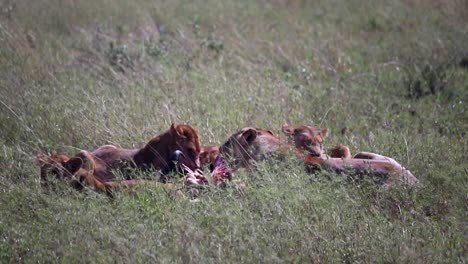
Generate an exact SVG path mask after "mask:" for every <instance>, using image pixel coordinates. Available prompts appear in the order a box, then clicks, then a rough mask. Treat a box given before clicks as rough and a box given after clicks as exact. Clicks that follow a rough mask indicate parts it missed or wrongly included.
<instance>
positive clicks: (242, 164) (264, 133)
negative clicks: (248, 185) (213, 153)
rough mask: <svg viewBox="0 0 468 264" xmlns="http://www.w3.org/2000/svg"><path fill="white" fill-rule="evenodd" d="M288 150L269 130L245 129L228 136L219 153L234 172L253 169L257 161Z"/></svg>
mask: <svg viewBox="0 0 468 264" xmlns="http://www.w3.org/2000/svg"><path fill="white" fill-rule="evenodd" d="M288 148H289V147H288V146H287V144H284V143H282V142H281V140H280V138H278V137H277V136H275V135H274V134H273V132H271V131H269V130H264V129H261V128H253V127H245V128H243V129H241V130H239V131H237V132H236V133H234V134H233V135H232V136H230V137H229V138H228V140H227V141H226V142H225V143H224V144H223V145H222V146H221V147H220V148H219V152H220V153H221V154H222V155H223V156H224V157H226V158H227V160H228V162H229V163H230V164H229V165H230V167H231V168H232V171H233V172H234V171H236V170H238V169H240V168H253V166H255V163H256V162H257V161H260V160H263V159H265V158H268V157H270V156H271V155H273V154H274V153H278V152H281V151H284V150H285V149H288Z"/></svg>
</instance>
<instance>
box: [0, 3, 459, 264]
mask: <svg viewBox="0 0 468 264" xmlns="http://www.w3.org/2000/svg"><path fill="white" fill-rule="evenodd" d="M0 5H1V13H0V109H1V111H0V142H1V143H2V148H1V149H0V259H1V262H33V261H38V262H50V261H57V262H88V261H90V262H133V261H136V262H148V261H154V262H306V261H311V262H355V261H362V262H364V261H365V262H466V258H467V244H466V236H467V232H468V230H467V227H466V226H467V225H466V219H467V218H468V215H467V203H468V197H467V195H466V193H467V179H468V177H467V174H468V168H467V165H466V158H465V156H466V153H468V144H467V141H466V139H465V137H466V131H467V129H468V114H467V107H466V102H467V100H468V86H467V84H468V73H467V71H466V70H465V69H462V68H459V67H458V66H457V65H458V62H459V61H460V60H461V59H462V57H463V56H464V55H465V54H466V52H467V48H466V43H467V42H468V20H467V18H468V11H467V10H468V6H467V4H466V1H461V0H460V1H458V0H451V1H444V2H440V1H410V2H408V1H400V0H398V1H392V2H388V1H380V0H378V1H363V0H352V1H295V2H294V1H293V2H289V1H233V2H221V1H189V2H187V1H146V0H138V1H123V0H117V1H105V0H97V1H71V0H61V1H52V0H40V1H25V0H18V1H2V2H0ZM171 122H184V123H188V124H191V125H192V126H194V127H195V128H196V129H197V131H198V133H199V135H200V138H201V141H202V144H203V145H211V144H215V145H219V144H221V143H222V142H223V141H224V140H225V139H226V138H227V137H228V136H229V135H230V134H231V133H233V132H234V131H236V130H237V129H239V128H241V127H244V126H256V127H262V128H267V129H271V130H273V131H274V132H276V133H280V132H279V128H280V126H281V125H282V124H284V123H285V122H288V123H291V124H312V125H317V126H318V125H320V126H324V127H328V128H330V129H331V131H332V133H331V136H330V137H329V138H328V139H327V141H326V142H325V144H326V147H330V146H332V145H334V144H337V143H342V144H347V145H349V146H350V148H351V150H352V151H353V152H358V151H372V152H376V153H381V154H384V155H387V156H391V157H394V158H395V159H396V160H398V161H400V162H401V163H402V164H403V165H404V166H405V167H407V168H409V169H410V170H411V171H412V172H413V173H414V174H415V175H416V176H417V177H418V178H419V179H420V181H421V183H422V187H421V188H419V189H413V188H407V187H404V186H402V187H401V188H396V189H392V190H382V189H380V188H378V187H377V186H374V185H372V184H370V183H361V184H357V183H350V182H348V181H346V180H343V179H341V178H340V177H339V176H337V175H333V174H329V173H321V174H318V175H308V174H306V173H305V170H304V168H303V166H302V165H301V164H300V162H299V161H297V160H295V159H293V158H291V159H290V160H289V159H288V160H282V161H272V162H266V163H262V164H260V168H259V170H258V171H257V172H254V173H248V172H240V173H239V174H236V175H235V177H236V178H239V179H242V180H243V181H245V182H246V184H247V187H246V189H244V190H239V189H237V188H236V187H235V186H231V187H228V188H226V189H217V188H208V189H207V190H205V191H203V192H202V193H201V194H200V195H199V197H198V199H197V200H191V199H178V198H174V197H173V196H171V195H170V194H168V193H167V192H166V191H165V190H164V189H162V188H161V189H160V188H149V187H142V188H139V189H138V190H136V191H135V192H132V193H130V194H127V193H122V194H118V195H117V196H116V197H115V199H114V200H112V201H109V199H107V198H106V197H104V196H102V195H98V194H94V193H90V192H85V193H76V192H74V191H73V190H70V189H69V188H67V187H66V186H63V191H60V192H57V193H44V192H43V190H41V188H40V185H39V182H38V173H39V172H38V170H37V168H35V167H34V165H33V164H32V161H31V157H32V156H33V155H34V154H36V153H39V152H45V153H68V154H75V153H76V152H77V151H78V149H94V148H96V147H98V146H100V145H103V144H108V143H111V144H115V145H118V146H122V147H137V146H141V145H142V144H144V143H145V141H147V140H148V139H150V138H151V137H152V136H154V135H156V134H158V133H159V132H160V131H162V130H164V129H166V128H167V127H168V126H169V125H170V123H171Z"/></svg>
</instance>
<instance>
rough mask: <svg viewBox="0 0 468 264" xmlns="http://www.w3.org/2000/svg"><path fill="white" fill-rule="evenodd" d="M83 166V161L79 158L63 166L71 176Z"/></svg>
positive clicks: (72, 159) (74, 158) (70, 160)
mask: <svg viewBox="0 0 468 264" xmlns="http://www.w3.org/2000/svg"><path fill="white" fill-rule="evenodd" d="M82 165H83V160H82V159H81V158H78V157H73V158H71V159H69V160H68V161H67V162H65V163H64V164H63V167H64V168H65V169H66V170H67V171H69V172H70V173H71V174H75V173H76V172H77V171H78V170H79V169H80V168H81V166H82Z"/></svg>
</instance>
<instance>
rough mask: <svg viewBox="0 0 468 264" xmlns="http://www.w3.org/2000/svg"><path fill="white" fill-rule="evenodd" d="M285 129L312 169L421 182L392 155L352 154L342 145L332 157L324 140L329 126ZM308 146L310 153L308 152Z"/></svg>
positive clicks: (391, 181) (392, 181)
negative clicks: (352, 155) (327, 151)
mask: <svg viewBox="0 0 468 264" xmlns="http://www.w3.org/2000/svg"><path fill="white" fill-rule="evenodd" d="M283 133H284V134H286V135H287V136H289V137H290V138H292V140H293V142H294V144H295V146H296V148H297V152H298V154H299V156H300V157H301V158H302V159H303V160H304V162H305V163H306V165H308V168H309V170H310V171H317V170H320V169H322V168H324V169H329V170H332V171H335V172H336V173H339V174H347V173H348V172H349V171H352V172H353V173H355V174H357V175H368V176H371V177H373V178H374V179H378V180H379V181H380V182H382V184H383V185H384V186H391V185H394V184H395V183H397V182H405V183H407V184H410V185H415V184H417V183H418V179H417V178H416V177H415V176H414V175H413V174H412V173H411V172H410V171H409V170H407V169H406V168H404V167H403V166H402V165H400V164H399V163H398V162H397V161H395V160H394V159H392V158H389V157H385V156H382V155H379V154H375V153H370V152H361V153H358V154H356V155H355V156H354V157H352V158H351V152H350V151H349V148H348V147H347V146H343V145H338V146H336V147H335V148H334V150H332V155H333V156H334V157H330V156H327V155H325V154H324V152H323V148H322V141H323V139H324V138H325V137H326V136H327V135H328V129H324V128H315V127H310V126H299V127H297V128H293V127H291V126H289V125H284V126H283ZM304 150H307V151H308V153H306V154H305V155H304V154H303V153H304Z"/></svg>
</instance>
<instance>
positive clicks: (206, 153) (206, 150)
mask: <svg viewBox="0 0 468 264" xmlns="http://www.w3.org/2000/svg"><path fill="white" fill-rule="evenodd" d="M218 155H219V148H218V147H216V146H204V147H202V148H201V151H200V167H201V168H203V167H205V166H206V165H207V164H211V163H212V162H213V161H214V160H215V159H216V157H218Z"/></svg>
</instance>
